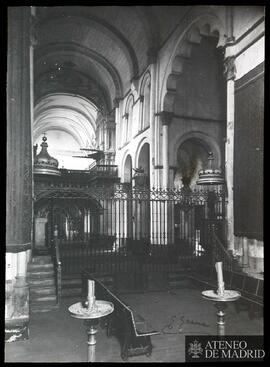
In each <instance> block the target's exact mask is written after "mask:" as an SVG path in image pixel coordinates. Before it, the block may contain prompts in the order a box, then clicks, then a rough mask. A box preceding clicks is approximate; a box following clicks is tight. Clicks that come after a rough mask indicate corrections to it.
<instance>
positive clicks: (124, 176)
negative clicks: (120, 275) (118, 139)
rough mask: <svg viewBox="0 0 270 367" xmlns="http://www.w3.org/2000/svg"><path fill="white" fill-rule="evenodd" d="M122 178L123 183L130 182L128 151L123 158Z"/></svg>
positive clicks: (130, 167) (130, 168) (130, 161)
mask: <svg viewBox="0 0 270 367" xmlns="http://www.w3.org/2000/svg"><path fill="white" fill-rule="evenodd" d="M122 167H123V168H122V180H123V182H124V183H131V182H132V158H131V155H130V153H127V154H126V155H125V156H124V159H123V166H122Z"/></svg>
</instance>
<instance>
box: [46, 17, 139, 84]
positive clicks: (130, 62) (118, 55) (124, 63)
mask: <svg viewBox="0 0 270 367" xmlns="http://www.w3.org/2000/svg"><path fill="white" fill-rule="evenodd" d="M52 39H54V41H55V42H56V43H59V42H66V43H68V42H69V41H71V42H72V43H77V44H80V45H81V46H84V47H86V48H88V49H89V50H95V51H96V53H97V54H99V55H101V56H103V58H104V59H106V60H108V62H109V63H110V64H111V65H114V66H115V68H116V69H117V70H118V72H119V75H121V79H122V83H123V85H124V89H127V86H128V83H129V82H130V80H131V79H132V78H133V77H134V76H137V74H138V66H137V59H136V55H135V52H134V50H133V49H132V47H131V46H130V44H129V43H128V41H127V40H125V39H124V37H123V36H122V35H121V33H119V31H117V30H116V29H114V30H112V26H111V25H108V24H107V25H106V26H105V25H104V24H101V23H100V22H99V21H96V20H95V19H87V18H83V17H74V16H70V17H68V18H63V17H61V18H59V17H56V18H55V17H52V18H50V19H46V22H43V23H41V24H40V27H39V43H40V45H46V44H49V43H51V40H52ZM120 71H121V74H120Z"/></svg>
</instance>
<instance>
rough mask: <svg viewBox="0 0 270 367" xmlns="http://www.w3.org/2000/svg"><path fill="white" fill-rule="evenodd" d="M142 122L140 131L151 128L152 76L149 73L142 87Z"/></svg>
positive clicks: (146, 74)
mask: <svg viewBox="0 0 270 367" xmlns="http://www.w3.org/2000/svg"><path fill="white" fill-rule="evenodd" d="M140 98H141V101H142V103H141V104H140V121H139V130H144V129H145V128H146V127H148V126H150V98H151V74H150V72H149V71H147V72H146V73H145V75H144V77H143V80H142V82H141V87H140Z"/></svg>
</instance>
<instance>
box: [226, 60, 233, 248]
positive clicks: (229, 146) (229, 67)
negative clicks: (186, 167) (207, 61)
mask: <svg viewBox="0 0 270 367" xmlns="http://www.w3.org/2000/svg"><path fill="white" fill-rule="evenodd" d="M234 61H235V58H234V57H233V56H231V57H227V58H226V59H225V62H224V66H225V74H226V78H227V139H226V146H225V176H226V183H227V192H228V204H227V226H228V227H227V238H228V249H229V250H233V249H234V211H233V205H234V203H233V162H234V156H233V155H234V99H235V96H234V79H235V73H236V69H235V64H234Z"/></svg>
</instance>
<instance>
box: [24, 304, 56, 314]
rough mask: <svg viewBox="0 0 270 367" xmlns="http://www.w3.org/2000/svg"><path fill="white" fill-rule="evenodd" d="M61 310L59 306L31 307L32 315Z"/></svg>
mask: <svg viewBox="0 0 270 367" xmlns="http://www.w3.org/2000/svg"><path fill="white" fill-rule="evenodd" d="M58 308H59V305H46V306H45V305H32V306H31V305H30V313H37V312H49V311H52V310H56V309H58Z"/></svg>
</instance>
